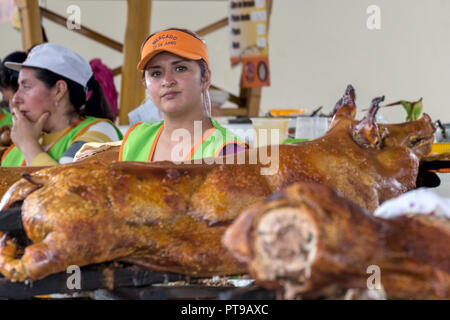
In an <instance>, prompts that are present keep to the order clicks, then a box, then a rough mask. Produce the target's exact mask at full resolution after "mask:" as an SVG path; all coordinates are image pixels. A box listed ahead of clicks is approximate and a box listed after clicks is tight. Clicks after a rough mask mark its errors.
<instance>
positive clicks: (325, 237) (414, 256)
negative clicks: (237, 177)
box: [223, 182, 450, 299]
mask: <svg viewBox="0 0 450 320" xmlns="http://www.w3.org/2000/svg"><path fill="white" fill-rule="evenodd" d="M286 209H289V210H293V212H295V214H296V215H298V217H301V218H302V219H304V220H305V221H308V222H309V225H305V226H303V227H302V228H304V229H305V230H306V229H308V228H309V229H310V230H312V231H313V234H314V237H315V241H316V245H315V254H314V259H313V260H312V261H311V262H310V263H309V265H307V264H306V263H304V265H302V266H301V267H299V270H300V269H302V268H303V269H304V270H306V269H309V274H310V276H309V278H301V277H299V276H298V274H299V270H297V273H295V272H292V270H291V274H287V273H286V272H283V271H281V270H279V269H278V270H273V269H274V268H270V267H267V266H271V265H275V264H276V263H281V265H286V264H287V262H288V261H291V260H292V257H287V256H284V257H283V256H282V255H281V254H279V257H278V258H276V259H279V260H280V261H264V260H263V258H262V257H266V256H264V252H262V251H265V249H264V248H263V247H258V246H257V245H256V243H257V238H258V237H260V232H261V224H262V223H263V221H264V217H267V216H268V215H272V216H275V215H280V217H279V218H280V219H282V218H283V214H284V212H285V211H283V210H286ZM272 228H273V229H272V231H273V232H275V233H276V230H277V229H276V228H277V227H276V226H275V225H273V226H272ZM297 231H299V230H297ZM282 232H283V231H281V232H279V233H278V234H275V236H277V235H278V236H282ZM275 236H274V237H275ZM281 241H283V239H282V238H275V239H274V240H273V242H272V243H270V245H271V247H272V250H274V249H273V248H274V247H275V248H276V247H277V246H281V245H282V243H280V242H281ZM223 242H224V244H225V246H226V247H227V248H228V249H229V250H230V251H231V252H232V253H233V254H234V255H235V257H236V258H238V259H239V260H240V261H242V262H245V263H246V264H247V266H248V269H249V271H250V273H251V275H252V276H253V277H254V278H255V279H256V281H257V283H259V284H260V285H262V286H264V287H267V288H271V289H280V288H283V289H284V290H285V291H288V290H294V291H295V293H296V294H300V295H303V296H310V297H314V296H315V295H320V292H322V291H323V290H324V288H327V287H329V286H332V285H336V284H338V285H339V286H340V287H342V288H347V289H352V288H360V289H366V288H367V280H368V278H369V277H370V276H371V273H367V270H368V267H369V266H378V267H379V268H380V275H381V285H382V286H383V287H384V290H385V292H386V294H387V297H388V298H389V299H450V220H449V219H445V218H437V217H434V216H411V215H405V216H401V217H398V218H395V219H380V218H377V217H374V216H373V215H372V214H371V213H370V212H368V211H367V210H365V209H363V208H361V207H359V206H358V205H356V204H354V203H353V202H351V201H350V200H348V199H345V198H343V197H342V196H341V195H339V194H338V193H337V192H336V191H334V190H333V189H332V188H330V187H329V186H326V185H320V184H317V183H307V182H299V183H296V184H293V185H291V186H289V187H288V188H286V189H285V190H283V191H282V192H280V193H278V194H275V195H273V196H271V200H267V201H265V202H261V203H259V204H257V205H255V206H253V207H252V208H249V209H247V210H246V211H245V212H243V213H242V214H241V215H240V216H239V217H238V218H237V219H236V221H235V222H234V223H233V224H232V225H231V227H230V228H229V229H228V230H227V231H226V233H225V235H224V238H223ZM291 246H293V245H291ZM261 248H262V249H261ZM296 254H297V256H301V255H306V254H305V253H304V252H300V251H299V252H297V253H296ZM276 259H275V260H276ZM303 260H304V259H303ZM303 260H302V261H303Z"/></svg>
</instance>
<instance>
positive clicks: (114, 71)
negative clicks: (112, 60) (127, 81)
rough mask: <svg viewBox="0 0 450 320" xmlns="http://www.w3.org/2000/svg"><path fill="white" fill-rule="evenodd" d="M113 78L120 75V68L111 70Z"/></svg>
mask: <svg viewBox="0 0 450 320" xmlns="http://www.w3.org/2000/svg"><path fill="white" fill-rule="evenodd" d="M112 73H113V76H114V77H115V76H118V75H121V74H122V66H120V67H117V68H114V69H112Z"/></svg>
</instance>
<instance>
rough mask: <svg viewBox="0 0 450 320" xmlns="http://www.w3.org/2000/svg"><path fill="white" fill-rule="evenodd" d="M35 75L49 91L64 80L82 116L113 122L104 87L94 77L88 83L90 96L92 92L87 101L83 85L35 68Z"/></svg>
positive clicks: (71, 101) (71, 100)
mask: <svg viewBox="0 0 450 320" xmlns="http://www.w3.org/2000/svg"><path fill="white" fill-rule="evenodd" d="M34 70H35V72H34V75H35V77H36V78H38V79H39V80H41V81H42V82H43V83H44V84H45V85H46V87H47V88H48V89H50V88H53V87H54V86H55V84H56V82H57V81H59V80H64V81H65V82H66V83H67V89H68V91H69V100H70V103H71V104H72V105H73V106H74V107H75V112H76V113H77V114H79V115H81V116H92V117H97V118H106V119H109V120H111V121H113V118H114V117H113V113H112V111H111V107H110V105H109V103H108V100H107V99H106V97H105V93H104V92H103V88H102V86H101V85H100V84H99V83H98V82H97V80H95V77H94V76H92V77H91V78H90V79H89V81H88V83H87V88H88V90H89V91H88V95H89V92H92V94H91V96H90V97H89V99H88V100H87V101H86V92H85V91H84V88H83V86H82V85H81V84H79V83H77V82H75V81H72V80H70V79H67V78H66V77H63V76H60V75H59V74H56V73H54V72H51V71H49V70H45V69H40V68H34Z"/></svg>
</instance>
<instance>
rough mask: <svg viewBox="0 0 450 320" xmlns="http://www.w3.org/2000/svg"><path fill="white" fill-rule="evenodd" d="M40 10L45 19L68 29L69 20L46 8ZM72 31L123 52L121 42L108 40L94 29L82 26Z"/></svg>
mask: <svg viewBox="0 0 450 320" xmlns="http://www.w3.org/2000/svg"><path fill="white" fill-rule="evenodd" d="M40 9H41V15H42V16H43V17H44V18H46V19H48V20H50V21H52V22H54V23H56V24H59V25H61V26H63V27H64V28H66V26H67V19H66V18H65V17H63V16H60V15H59V14H56V13H54V12H52V11H50V10H48V9H46V8H40ZM72 31H73V32H76V33H79V34H81V35H83V36H85V37H88V38H89V39H92V40H94V41H97V42H100V43H101V44H103V45H105V46H107V47H109V48H111V49H114V50H116V51H120V52H122V50H123V44H121V43H120V42H117V41H115V40H113V39H111V38H108V37H106V36H104V35H102V34H100V33H98V32H96V31H94V30H92V29H89V28H86V27H83V26H82V25H81V26H80V29H73V30H72Z"/></svg>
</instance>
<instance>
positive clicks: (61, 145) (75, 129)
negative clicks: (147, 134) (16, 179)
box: [1, 117, 122, 167]
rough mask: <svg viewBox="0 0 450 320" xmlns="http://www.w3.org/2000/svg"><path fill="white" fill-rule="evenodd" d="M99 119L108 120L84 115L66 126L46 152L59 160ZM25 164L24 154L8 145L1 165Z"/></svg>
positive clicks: (15, 165)
mask: <svg viewBox="0 0 450 320" xmlns="http://www.w3.org/2000/svg"><path fill="white" fill-rule="evenodd" d="M101 121H108V122H110V121H109V120H108V119H99V118H95V117H85V118H84V119H82V120H81V121H79V122H78V123H76V124H74V125H73V126H71V127H69V128H67V129H66V131H64V133H63V134H62V135H61V136H60V137H59V138H58V139H57V140H56V141H55V142H54V143H53V144H52V145H51V146H50V148H49V149H48V150H47V151H46V152H47V153H48V154H49V155H50V156H51V157H52V158H53V159H55V160H56V161H59V159H60V158H61V157H62V155H63V154H64V152H66V150H67V149H68V148H69V147H70V145H71V144H72V142H73V141H74V140H75V139H77V138H78V137H79V136H81V135H82V134H83V133H84V132H85V131H86V130H87V129H89V127H91V126H92V125H94V124H96V123H98V122H101ZM111 124H112V123H111ZM113 126H114V125H113ZM114 128H115V129H116V131H117V134H118V135H119V138H122V133H121V132H120V130H119V129H118V128H117V127H116V126H114ZM25 165H26V161H25V156H24V154H23V153H22V151H20V149H19V148H17V147H16V146H15V145H14V144H13V145H12V146H10V147H9V149H8V150H6V151H5V153H4V154H3V157H2V163H1V166H2V167H19V166H25Z"/></svg>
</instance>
